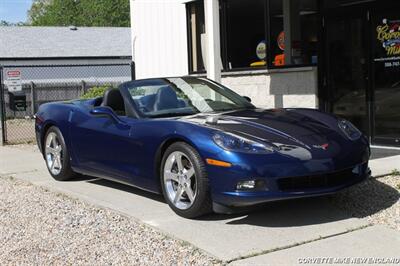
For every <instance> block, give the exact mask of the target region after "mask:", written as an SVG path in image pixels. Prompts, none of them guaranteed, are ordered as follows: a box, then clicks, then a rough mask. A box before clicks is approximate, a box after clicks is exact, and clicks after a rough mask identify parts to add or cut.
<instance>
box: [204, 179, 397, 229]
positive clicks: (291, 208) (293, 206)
mask: <svg viewBox="0 0 400 266" xmlns="http://www.w3.org/2000/svg"><path fill="white" fill-rule="evenodd" d="M399 198H400V193H399V192H398V190H396V189H394V188H392V187H391V186H388V185H386V184H384V183H382V182H380V181H379V179H375V178H370V179H368V180H367V181H365V182H363V183H361V184H358V185H355V186H353V187H350V188H348V189H345V190H343V191H341V192H339V193H337V194H334V195H331V196H324V197H316V198H304V199H294V200H287V201H279V202H270V203H267V204H264V205H262V206H258V207H257V208H256V209H253V210H252V211H251V212H242V213H238V214H233V215H220V214H213V215H207V216H205V217H203V218H201V219H202V220H208V221H213V220H214V221H215V220H226V221H227V224H232V225H239V224H250V225H254V226H262V227H292V226H305V225H316V224H323V223H330V222H336V221H340V220H345V219H349V218H352V217H355V218H365V217H368V216H370V215H373V214H375V213H378V212H380V211H382V210H385V209H387V208H390V207H391V206H392V205H393V204H395V203H396V202H397V201H398V200H399Z"/></svg>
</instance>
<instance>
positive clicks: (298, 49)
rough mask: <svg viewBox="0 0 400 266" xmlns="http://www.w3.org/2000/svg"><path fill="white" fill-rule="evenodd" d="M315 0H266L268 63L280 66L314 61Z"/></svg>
mask: <svg viewBox="0 0 400 266" xmlns="http://www.w3.org/2000/svg"><path fill="white" fill-rule="evenodd" d="M317 10H318V9H317V1H316V0H270V1H269V18H270V19H269V21H270V36H271V37H270V38H271V42H270V45H271V58H270V65H271V66H274V67H284V66H293V65H310V64H316V63H317V41H318V38H317V35H318V25H319V23H318V12H317Z"/></svg>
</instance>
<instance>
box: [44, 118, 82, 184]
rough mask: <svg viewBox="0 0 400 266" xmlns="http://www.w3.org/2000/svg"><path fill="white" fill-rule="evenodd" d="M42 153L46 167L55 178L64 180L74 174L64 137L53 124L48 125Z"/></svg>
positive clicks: (72, 176)
mask: <svg viewBox="0 0 400 266" xmlns="http://www.w3.org/2000/svg"><path fill="white" fill-rule="evenodd" d="M43 153H44V158H45V161H46V166H47V169H48V170H49V173H50V175H51V176H52V177H53V178H54V179H55V180H58V181H66V180H70V179H72V178H74V177H75V176H76V174H75V173H74V172H73V171H72V168H71V162H70V156H69V152H68V149H67V146H66V145H65V141H64V137H63V135H62V133H61V131H60V130H59V129H58V128H57V127H55V126H52V127H50V128H49V129H48V130H47V132H46V136H45V138H44V143H43Z"/></svg>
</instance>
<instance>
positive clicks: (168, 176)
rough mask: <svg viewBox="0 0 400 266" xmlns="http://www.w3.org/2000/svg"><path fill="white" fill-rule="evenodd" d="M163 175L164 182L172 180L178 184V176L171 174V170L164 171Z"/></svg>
mask: <svg viewBox="0 0 400 266" xmlns="http://www.w3.org/2000/svg"><path fill="white" fill-rule="evenodd" d="M164 175H165V179H166V180H172V181H175V182H178V180H179V178H178V174H175V173H172V172H171V170H167V171H165V173H164Z"/></svg>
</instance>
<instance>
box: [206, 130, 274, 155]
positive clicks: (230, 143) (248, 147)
mask: <svg viewBox="0 0 400 266" xmlns="http://www.w3.org/2000/svg"><path fill="white" fill-rule="evenodd" d="M213 139H214V142H215V143H216V144H217V145H218V146H219V147H221V148H223V149H224V150H228V151H234V152H245V153H258V154H266V153H272V152H274V150H275V148H274V147H273V146H272V145H271V146H270V145H266V144H261V143H258V142H255V141H252V140H249V139H245V138H243V137H239V136H237V135H234V134H229V133H216V134H215V135H214V136H213Z"/></svg>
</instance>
